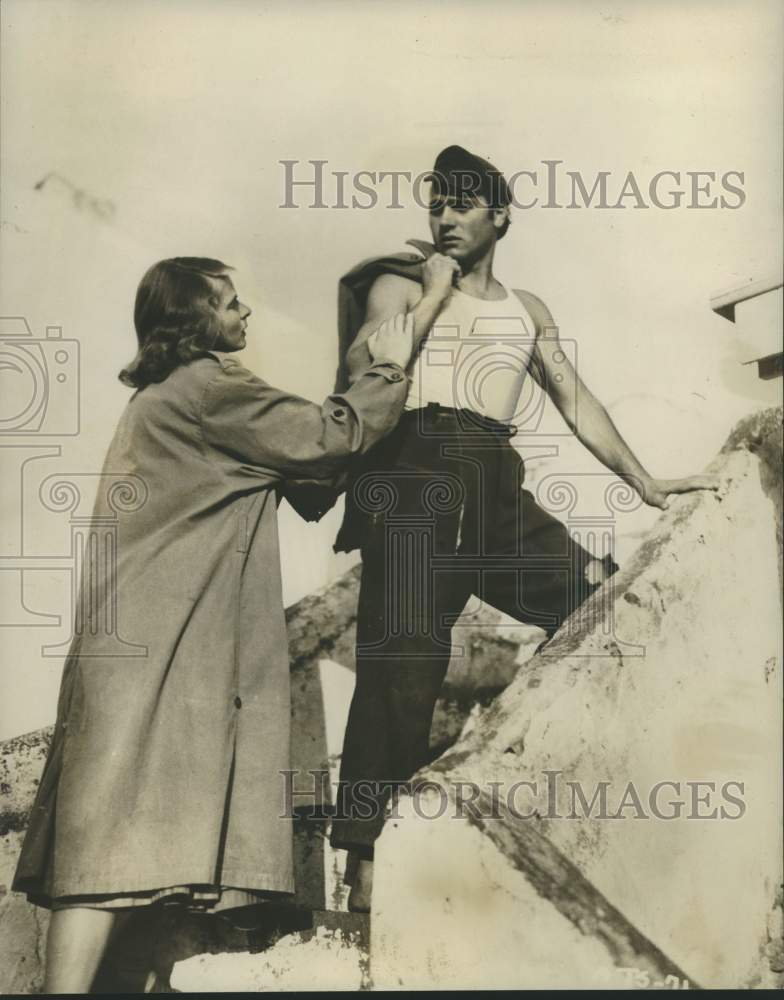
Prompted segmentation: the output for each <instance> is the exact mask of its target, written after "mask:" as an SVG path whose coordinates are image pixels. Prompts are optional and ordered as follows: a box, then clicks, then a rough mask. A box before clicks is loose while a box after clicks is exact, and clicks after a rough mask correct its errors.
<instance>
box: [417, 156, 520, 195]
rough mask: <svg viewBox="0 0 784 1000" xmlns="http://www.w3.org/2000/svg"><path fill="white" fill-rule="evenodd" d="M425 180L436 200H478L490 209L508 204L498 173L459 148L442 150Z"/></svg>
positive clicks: (501, 178)
mask: <svg viewBox="0 0 784 1000" xmlns="http://www.w3.org/2000/svg"><path fill="white" fill-rule="evenodd" d="M427 179H428V180H429V181H430V183H431V184H432V185H433V197H434V198H435V199H436V200H438V199H440V198H444V197H447V196H451V197H456V198H464V197H469V198H477V197H482V198H484V200H485V201H486V202H487V203H488V205H490V207H491V208H505V207H506V206H507V205H509V204H510V203H511V201H512V195H511V192H510V190H509V186H508V185H507V183H506V180H505V179H504V175H503V174H502V173H501V171H500V170H498V168H497V167H494V166H493V164H492V163H490V162H489V161H488V160H483V159H482V158H481V156H476V155H475V154H474V153H469V151H468V150H467V149H463V147H462V146H447V147H446V149H442V150H441V152H440V153H439V154H438V156H437V157H436V162H435V164H434V165H433V172H432V173H431V174H429V175H428V177H427Z"/></svg>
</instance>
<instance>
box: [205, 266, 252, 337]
mask: <svg viewBox="0 0 784 1000" xmlns="http://www.w3.org/2000/svg"><path fill="white" fill-rule="evenodd" d="M215 285H216V293H217V297H218V304H217V305H216V306H215V307H214V310H213V311H214V313H215V319H216V321H217V327H218V335H217V337H216V340H215V349H216V350H219V351H240V350H242V348H243V347H244V346H245V329H246V327H247V325H248V324H247V319H248V316H250V309H248V307H247V306H246V305H243V304H242V302H240V300H239V299H238V298H237V292H236V291H235V288H234V284H233V283H232V281H231V279H229V278H220V279H217V280H216V281H215Z"/></svg>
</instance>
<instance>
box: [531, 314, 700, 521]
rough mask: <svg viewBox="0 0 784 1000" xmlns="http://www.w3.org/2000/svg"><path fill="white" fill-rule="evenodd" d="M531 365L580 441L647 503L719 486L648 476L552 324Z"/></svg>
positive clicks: (659, 504)
mask: <svg viewBox="0 0 784 1000" xmlns="http://www.w3.org/2000/svg"><path fill="white" fill-rule="evenodd" d="M536 369H538V375H537V381H538V382H539V383H540V385H542V387H543V388H544V390H545V391H546V392H547V394H548V395H549V397H550V399H552V401H553V403H555V405H556V407H557V408H558V410H559V412H560V413H561V415H562V416H563V418H564V420H565V421H566V423H567V425H568V426H569V428H570V429H571V430H572V431H573V432H574V434H575V435H576V436H577V438H578V439H579V441H580V442H581V443H582V444H583V445H585V447H586V448H587V449H588V451H590V452H591V454H592V455H594V456H595V457H596V458H598V459H599V461H600V462H601V463H602V464H603V465H606V466H607V468H608V469H611V470H612V471H613V472H614V473H615V474H616V475H617V476H620V478H621V479H623V480H624V481H625V482H628V483H629V484H630V485H631V486H632V487H633V488H634V489H635V490H636V491H637V492H638V493H639V494H640V496H641V497H642V499H643V500H644V501H645V503H647V504H649V505H650V506H651V507H660V508H661V509H662V510H666V509H667V507H668V506H669V504H668V502H667V497H668V495H669V494H670V493H689V492H691V491H692V490H705V489H709V490H716V489H718V487H719V482H718V480H717V478H716V477H715V476H705V475H700V476H687V477H686V478H684V479H655V478H654V477H653V476H651V475H650V473H648V472H647V471H646V469H645V468H644V467H643V466H642V464H641V463H640V462H639V461H638V459H637V457H636V456H635V454H634V452H633V451H632V450H631V448H630V447H629V446H628V445H627V444H626V442H625V441H624V440H623V438H622V437H621V434H620V432H619V431H618V428H617V427H616V426H615V424H614V423H613V422H612V419H611V418H610V414H609V413H608V412H607V410H606V409H605V408H604V406H602V404H601V403H600V402H599V400H598V399H597V398H596V396H594V394H593V393H592V392H591V391H590V389H589V388H588V387H587V386H586V384H585V383H584V382H583V380H582V379H581V378H580V377H579V375H578V374H577V372H576V371H575V369H574V366H573V365H572V363H571V362H570V361H569V359H568V358H567V356H566V354H565V352H564V351H563V349H562V348H561V345H560V342H559V339H558V330H557V328H556V327H554V326H553V327H551V328H549V329H546V330H545V331H543V333H542V334H541V335H540V337H539V338H538V340H537V343H536V351H535V359H534V370H536ZM556 376H558V377H557V378H556Z"/></svg>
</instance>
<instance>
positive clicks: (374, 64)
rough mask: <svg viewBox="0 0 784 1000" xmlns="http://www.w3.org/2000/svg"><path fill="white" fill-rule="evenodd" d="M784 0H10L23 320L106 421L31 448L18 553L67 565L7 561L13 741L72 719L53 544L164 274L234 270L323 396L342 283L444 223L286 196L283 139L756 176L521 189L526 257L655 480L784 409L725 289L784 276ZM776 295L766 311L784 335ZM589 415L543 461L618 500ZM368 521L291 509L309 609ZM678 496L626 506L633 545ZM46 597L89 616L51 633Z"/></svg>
mask: <svg viewBox="0 0 784 1000" xmlns="http://www.w3.org/2000/svg"><path fill="white" fill-rule="evenodd" d="M783 12H784V8H782V6H781V5H780V4H778V3H765V2H743V3H721V2H715V0H711V2H704V3H703V2H691V3H687V4H684V3H675V2H645V3H642V2H639V3H638V2H628V3H607V4H596V3H593V2H580V3H577V2H573V3H569V2H563V0H557V2H548V3H546V4H545V3H534V2H517V3H504V2H495V3H483V4H476V3H460V2H449V3H441V2H434V0H425V2H422V0H420V2H417V3H407V2H398V3H395V4H394V5H392V4H389V3H377V2H373V0H370V2H364V3H361V4H360V3H357V2H354V3H346V2H344V3H335V2H330V0H325V2H319V3H296V2H294V3H291V2H289V3H285V4H284V3H264V2H249V0H222V2H220V3H218V2H204V0H167V2H164V3H161V2H155V3H147V2H144V0H135V2H134V3H129V4H119V3H114V2H111V3H109V2H104V0H4V2H3V4H2V8H1V9H0V17H1V18H2V40H1V44H2V52H1V53H0V54H1V56H2V70H1V72H2V96H1V99H2V109H1V110H2V122H1V123H0V127H1V129H2V135H1V136H0V138H1V139H2V191H1V205H0V208H1V212H2V231H1V239H0V264H1V265H2V272H1V273H2V284H1V285H0V295H1V296H2V315H3V316H4V317H20V316H23V317H25V318H26V319H27V321H28V323H29V325H30V328H31V329H32V331H33V334H34V336H35V337H36V338H42V337H44V330H45V328H46V327H47V326H51V325H58V326H62V328H63V336H64V337H65V338H73V339H75V340H77V341H78V342H79V348H80V355H81V382H80V385H79V399H80V406H81V424H80V428H79V433H78V434H75V435H73V436H70V437H60V438H58V437H57V436H54V437H53V436H39V437H38V438H31V437H29V436H28V437H23V438H15V437H11V436H8V437H4V438H3V439H2V442H1V443H2V445H3V448H2V449H0V460H1V461H2V463H3V467H2V468H3V488H2V510H3V516H4V523H5V527H4V532H3V536H2V549H1V550H0V558H2V559H6V560H9V559H11V558H12V557H14V556H19V555H20V554H22V553H24V554H25V555H26V556H35V557H37V558H39V559H40V565H41V567H43V569H42V570H41V571H37V572H35V573H29V574H27V575H26V577H25V584H24V590H23V591H20V577H19V573H18V572H16V571H14V570H13V566H12V565H11V563H9V562H8V561H6V564H5V567H4V566H3V564H2V562H0V570H2V569H4V568H5V569H6V571H4V572H0V581H1V583H2V590H1V591H0V597H2V599H3V609H4V610H3V614H4V617H3V619H2V624H5V625H6V626H7V627H6V628H3V629H2V630H0V656H1V662H2V667H1V668H0V669H2V673H0V684H2V689H3V701H2V709H0V738H2V737H4V736H9V735H13V734H15V733H20V732H25V731H28V730H31V729H34V728H36V727H38V726H40V725H44V724H46V723H47V722H50V721H51V720H52V718H53V714H54V707H55V700H56V694H57V685H58V681H59V674H60V669H61V660H59V659H58V658H57V657H47V658H44V657H42V656H41V653H40V647H41V644H42V643H57V642H64V641H66V640H67V638H68V635H69V634H70V629H69V624H68V619H69V618H70V615H71V610H70V604H69V600H68V588H69V583H68V574H67V573H66V572H64V571H63V569H62V565H61V564H59V565H58V564H56V562H55V561H53V559H52V558H51V557H53V556H54V557H62V556H63V555H64V554H65V553H66V552H67V549H68V544H69V543H68V538H69V527H68V523H67V516H64V515H62V514H60V515H57V514H53V513H52V512H48V511H45V510H44V509H43V508H42V507H41V504H40V501H39V500H38V487H39V485H40V481H41V479H42V478H43V477H45V476H47V475H50V474H52V473H53V472H58V473H85V472H96V471H98V469H99V468H100V466H101V463H102V459H103V455H104V452H105V449H106V446H107V445H108V442H109V440H110V438H111V435H112V432H113V430H114V426H115V424H116V420H117V418H118V416H119V414H120V412H121V411H122V408H123V407H124V405H125V402H126V400H127V398H128V395H129V391H128V390H127V389H125V388H124V387H123V386H121V385H120V383H119V382H118V381H117V379H116V373H117V371H118V370H119V368H120V367H121V366H122V365H123V364H124V363H125V362H127V361H128V360H129V359H130V357H131V356H132V355H133V353H134V346H135V342H134V335H133V326H132V320H131V316H132V304H133V297H134V293H135V289H136V285H137V284H138V281H139V279H140V277H141V275H142V273H143V272H144V271H145V270H146V268H147V267H148V266H149V265H150V264H151V263H153V262H154V261H155V260H158V259H160V258H163V257H167V256H173V255H202V254H203V255H208V256H213V257H219V258H222V259H224V260H226V261H228V262H230V263H232V264H233V265H234V266H235V267H236V269H237V270H236V275H235V282H236V285H237V287H238V289H239V291H240V295H241V297H242V298H243V299H244V301H246V302H247V303H248V305H250V306H251V308H252V309H253V316H252V318H251V326H250V330H249V343H248V347H247V349H246V350H245V352H244V355H243V359H244V361H245V363H246V364H247V365H248V367H250V368H251V369H253V370H255V371H257V372H258V373H259V374H261V375H263V377H265V378H266V379H267V380H268V381H270V382H272V383H275V384H278V385H280V386H282V387H285V388H288V389H291V390H292V391H294V392H297V393H300V394H302V395H304V396H307V397H309V398H312V399H315V400H321V399H322V398H323V397H324V396H325V395H326V394H327V393H328V392H330V391H331V388H332V380H333V376H334V371H335V364H336V353H335V351H336V330H335V312H336V310H335V302H336V284H337V280H338V278H339V276H340V275H341V274H342V273H343V272H345V271H346V270H347V269H348V268H349V267H351V266H352V265H353V264H354V263H356V262H357V261H358V260H360V259H362V258H363V257H367V256H370V255H372V254H375V253H384V252H387V251H395V250H398V249H402V248H403V243H404V241H405V240H406V239H407V238H409V237H411V236H418V237H420V238H427V236H428V229H427V216H426V213H425V212H424V211H422V209H420V208H418V207H417V206H416V205H415V204H414V203H413V202H412V200H411V199H410V198H404V201H405V202H406V204H405V207H404V208H403V209H400V210H392V209H389V208H384V207H382V206H381V205H380V206H379V207H377V208H375V209H373V210H370V211H361V210H338V209H322V210H317V209H309V208H305V207H303V208H300V209H297V210H293V209H288V210H287V209H282V208H280V207H279V206H280V205H281V203H282V202H283V200H284V188H283V176H284V175H283V168H282V167H281V166H280V163H279V161H281V160H284V159H293V160H300V161H303V162H304V161H307V160H309V159H324V160H327V161H329V165H328V169H330V170H331V169H334V170H346V171H350V172H354V171H359V170H377V171H378V170H409V171H411V172H412V173H414V174H416V173H419V172H420V171H423V170H426V169H427V168H428V167H430V166H431V165H432V162H433V159H434V157H435V155H436V153H437V152H438V151H439V149H441V148H442V147H443V146H446V145H449V144H451V143H460V144H462V145H464V146H467V147H468V148H470V149H472V150H474V151H476V152H477V153H479V154H480V155H482V156H486V157H488V158H490V159H491V160H492V161H493V162H494V163H495V164H496V165H497V166H498V167H499V168H501V169H502V170H504V171H505V172H506V173H507V174H511V173H513V172H515V171H516V170H524V169H527V170H538V171H539V172H540V173H543V170H544V168H543V167H542V161H543V160H545V159H560V160H563V161H564V167H563V169H570V170H579V171H580V172H581V173H582V174H583V175H586V176H587V177H588V178H591V177H592V175H593V174H594V173H595V172H596V171H598V170H608V171H610V172H611V175H612V179H611V181H610V188H611V190H617V189H618V188H619V186H620V183H621V182H622V179H623V178H624V176H625V175H626V173H627V172H628V171H633V172H634V173H635V175H636V177H637V178H638V180H639V181H640V183H641V185H642V186H643V190H644V189H645V185H646V184H647V180H648V179H650V177H652V176H653V174H655V173H656V172H657V171H659V170H675V171H681V172H685V171H689V170H714V171H716V172H717V174H718V175H721V174H723V173H724V172H726V171H729V170H737V171H743V172H744V174H745V184H744V190H745V194H746V200H745V203H744V205H743V206H742V208H740V209H738V210H735V211H733V210H723V211H722V210H716V209H713V210H689V209H686V208H680V209H677V210H673V211H663V210H658V209H655V208H654V209H650V210H635V209H632V208H627V209H625V210H622V209H619V210H605V211H597V210H595V209H580V210H570V211H569V210H548V209H543V208H536V209H531V210H528V211H518V212H516V213H515V215H514V220H513V225H512V227H511V229H510V232H509V234H508V235H507V237H506V238H505V239H504V241H503V243H502V244H500V246H499V251H498V255H497V260H496V265H497V267H496V271H497V275H498V277H499V278H500V280H502V281H503V282H505V283H507V284H510V285H513V286H518V287H524V288H528V289H531V290H533V291H535V292H536V293H537V294H539V295H540V296H541V297H542V298H544V299H545V301H546V302H547V303H548V304H549V306H550V308H551V310H552V312H553V314H554V316H555V319H556V321H557V322H558V324H559V326H560V328H561V335H562V338H564V339H566V340H569V341H570V342H573V343H574V345H575V347H574V350H575V351H576V352H577V353H576V356H577V363H578V368H579V371H580V374H581V375H582V376H583V378H584V379H585V380H586V382H587V383H588V385H589V386H590V387H591V388H592V389H593V390H594V391H595V392H596V394H597V395H598V396H599V397H600V398H601V399H602V400H603V401H604V402H605V404H606V405H607V406H608V408H609V409H610V412H611V413H612V415H613V417H614V418H615V420H616V422H617V423H618V425H619V427H620V428H621V430H622V432H623V433H624V435H625V436H626V438H627V440H628V441H629V442H630V444H631V445H632V446H633V448H634V449H635V450H636V452H637V454H638V455H639V457H640V459H641V460H642V462H643V464H645V465H646V466H648V467H649V468H650V470H651V471H652V472H653V473H654V474H658V475H662V476H677V475H681V474H688V473H690V472H693V471H698V470H699V469H701V468H702V467H703V466H704V465H705V464H706V463H707V462H708V461H709V460H710V459H711V458H712V457H713V455H714V454H715V452H716V451H717V449H718V448H719V447H720V445H721V443H722V442H723V440H724V439H725V437H726V435H727V432H728V431H729V429H730V427H731V426H732V424H733V423H734V422H735V421H736V420H737V419H738V417H739V416H741V415H743V414H744V413H747V412H749V411H750V410H753V409H755V408H758V407H760V406H762V405H765V404H766V403H768V404H769V403H772V402H775V401H776V400H777V398H778V396H779V394H780V391H781V389H780V386H781V383H780V382H777V383H767V384H763V383H760V382H759V381H758V380H757V379H756V373H755V372H754V366H750V367H745V368H744V367H742V366H741V365H740V361H742V360H748V358H749V357H753V356H755V346H756V345H755V342H754V338H753V336H752V335H751V334H750V333H749V332H748V331H747V330H745V329H743V328H742V325H741V324H739V325H736V326H733V325H732V324H730V323H728V322H727V321H726V320H724V319H721V318H720V317H718V316H716V315H715V314H714V313H713V312H712V311H711V310H710V308H709V298H710V296H711V295H713V294H714V293H716V292H718V291H721V290H723V289H725V288H728V287H731V286H733V285H736V284H741V283H743V282H744V281H746V280H749V279H753V278H761V277H764V276H765V275H768V274H773V273H776V272H777V271H780V269H781V256H780V255H781V243H782V239H781V236H782V233H781V186H782V171H781V159H780V157H781V153H780V150H781V148H782V134H781V129H782V126H781V103H782V92H781V76H782V73H781V70H782V30H783V25H784V21H783ZM52 171H54V172H56V174H57V175H58V176H55V177H50V178H49V180H47V181H46V183H45V184H44V185H43V187H42V188H41V189H40V190H37V189H36V188H35V185H36V184H37V183H38V182H39V181H41V180H42V179H43V178H45V177H46V176H47V175H49V174H50V173H51V172H52ZM60 178H65V179H66V181H65V182H64V181H63V180H61V179H60ZM66 182H67V183H66ZM68 185H72V186H74V187H75V188H76V189H77V190H78V191H81V192H83V193H84V194H83V197H81V198H80V199H77V198H74V196H73V192H72V190H71V188H70V187H69V186H68ZM589 186H590V182H589ZM385 190H386V189H385ZM91 199H93V200H97V201H98V202H99V205H98V210H96V207H95V204H94V202H91ZM303 201H304V196H303ZM108 202H110V203H111V205H112V206H113V212H112V214H111V216H110V217H105V215H106V213H104V214H103V215H102V214H101V210H100V209H101V205H102V204H103V205H105V204H106V203H108ZM627 204H628V203H627ZM776 309H777V306H776V304H775V303H774V304H773V305H772V306H760V308H759V310H758V313H759V316H758V318H759V319H760V322H761V323H762V324H763V325H767V327H768V329H771V328H774V327H775V324H776V322H777V318H776ZM765 310H767V312H765V313H764V315H763V312H764V311H765ZM771 310H772V311H771ZM69 349H70V348H69ZM9 378H10V379H11V381H10V382H9ZM2 379H5V381H4V382H2V385H0V389H5V390H6V391H7V392H10V393H11V396H12V397H13V393H14V392H17V391H20V390H19V389H18V386H15V385H14V384H13V376H9V375H8V374H7V372H4V371H0V381H1V380H2ZM52 391H53V392H55V389H53V390H52ZM53 405H55V404H53ZM56 405H61V406H63V407H65V409H66V410H67V401H66V402H63V401H62V400H57V401H56ZM561 429H562V428H561V426H560V425H559V423H558V418H557V416H556V415H555V414H554V413H553V412H552V410H551V408H550V407H549V404H548V407H547V408H546V410H545V417H544V421H543V423H542V425H541V428H540V432H539V434H538V435H537V436H536V437H535V439H533V438H531V439H526V440H525V441H521V442H520V446H521V447H522V448H523V452H524V454H525V455H526V456H527V457H529V458H530V467H531V475H532V482H535V481H536V476H537V474H538V475H539V476H540V477H541V475H542V471H541V470H542V468H545V469H546V470H547V472H548V473H549V472H551V471H553V470H557V471H559V472H560V473H561V474H564V475H569V476H572V477H574V478H576V477H580V476H582V478H581V479H576V481H578V482H579V483H580V489H581V496H585V497H586V503H587V504H588V505H589V506H590V504H591V503H593V502H594V501H595V497H594V495H593V494H592V492H591V490H592V489H593V487H589V486H586V485H585V484H586V483H588V482H589V479H588V474H591V475H593V476H595V477H596V475H597V474H598V473H602V471H603V470H602V469H601V467H600V466H598V464H597V463H596V462H595V460H593V459H592V458H591V457H590V456H589V455H587V454H586V453H585V452H583V451H582V449H580V448H579V446H578V445H576V443H574V442H570V441H568V440H566V439H565V438H563V437H562V436H559V435H555V436H551V435H550V434H549V432H550V431H559V430H561ZM11 444H14V445H17V447H14V448H11V447H10V445H11ZM19 445H25V446H26V447H27V449H28V450H25V448H22V447H18V446H19ZM45 446H48V448H49V454H47V453H46V451H45ZM53 446H59V448H60V453H59V454H51V452H52V451H53V450H54V448H53ZM556 447H557V449H558V455H557V457H554V456H552V455H550V457H548V458H546V459H545V460H544V464H542V462H541V461H540V462H539V465H537V461H536V456H537V455H539V456H542V455H544V454H545V453H546V452H547V451H548V450H549V451H550V452H552V451H553V449H554V448H556ZM36 449H38V450H36ZM41 449H44V450H41ZM33 456H37V457H36V458H35V459H34V461H32V462H30V463H28V465H27V466H26V467H25V470H26V471H25V473H24V476H23V475H22V471H21V463H22V461H23V460H24V459H25V458H32V457H33ZM537 468H539V472H538V473H537ZM590 482H592V483H594V485H595V484H597V483H600V482H602V483H606V482H607V480H606V479H600V478H595V480H590ZM87 492H88V493H89V486H88V487H87ZM88 499H89V497H88ZM88 505H89V504H88ZM22 511H24V522H23V521H22V514H21V512H22ZM338 515H339V511H333V512H332V514H331V515H330V516H329V517H328V518H327V519H326V521H325V522H322V523H321V524H320V525H315V526H313V525H310V526H306V525H304V524H302V523H301V522H298V521H297V520H296V518H295V517H294V515H293V514H292V512H291V511H290V510H288V509H287V508H282V509H281V534H282V556H283V572H284V588H285V597H286V600H287V601H288V602H291V601H293V600H296V599H297V598H298V597H300V596H302V595H303V594H304V593H307V592H309V591H311V590H313V589H315V588H317V587H320V586H323V585H324V584H326V583H327V582H329V580H331V579H333V578H334V577H335V575H337V574H339V573H340V572H342V571H343V570H344V569H345V568H346V567H347V566H348V565H350V563H351V561H352V560H351V558H349V557H345V556H344V557H336V556H334V555H333V554H332V553H331V550H330V545H331V542H332V540H333V538H334V533H335V529H336V525H337V521H338ZM655 517H656V513H655V512H653V511H650V510H643V511H637V512H633V513H631V514H629V515H623V516H622V517H621V518H620V520H619V523H618V533H619V536H620V538H621V539H622V543H620V548H619V552H620V554H621V556H623V555H624V554H625V551H626V552H628V549H629V547H630V546H631V545H632V544H633V543H634V540H635V539H637V538H639V533H640V531H642V530H644V528H645V527H646V526H647V525H649V524H650V523H652V520H653V519H655ZM624 540H625V541H624ZM624 546H625V549H624ZM47 560H48V561H47ZM47 567H48V568H47ZM21 601H24V604H25V605H26V607H27V608H28V609H31V611H32V612H39V613H40V612H48V613H50V614H59V615H60V616H62V623H61V626H60V627H52V628H46V629H44V628H41V627H39V625H40V619H36V618H35V617H34V614H32V613H31V611H28V612H19V611H18V609H19V607H20V602H21ZM14 626H16V627H14Z"/></svg>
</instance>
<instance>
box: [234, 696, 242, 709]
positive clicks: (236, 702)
mask: <svg viewBox="0 0 784 1000" xmlns="http://www.w3.org/2000/svg"><path fill="white" fill-rule="evenodd" d="M234 707H235V708H242V698H240V696H239V695H237V697H236V698H235V699H234Z"/></svg>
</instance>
